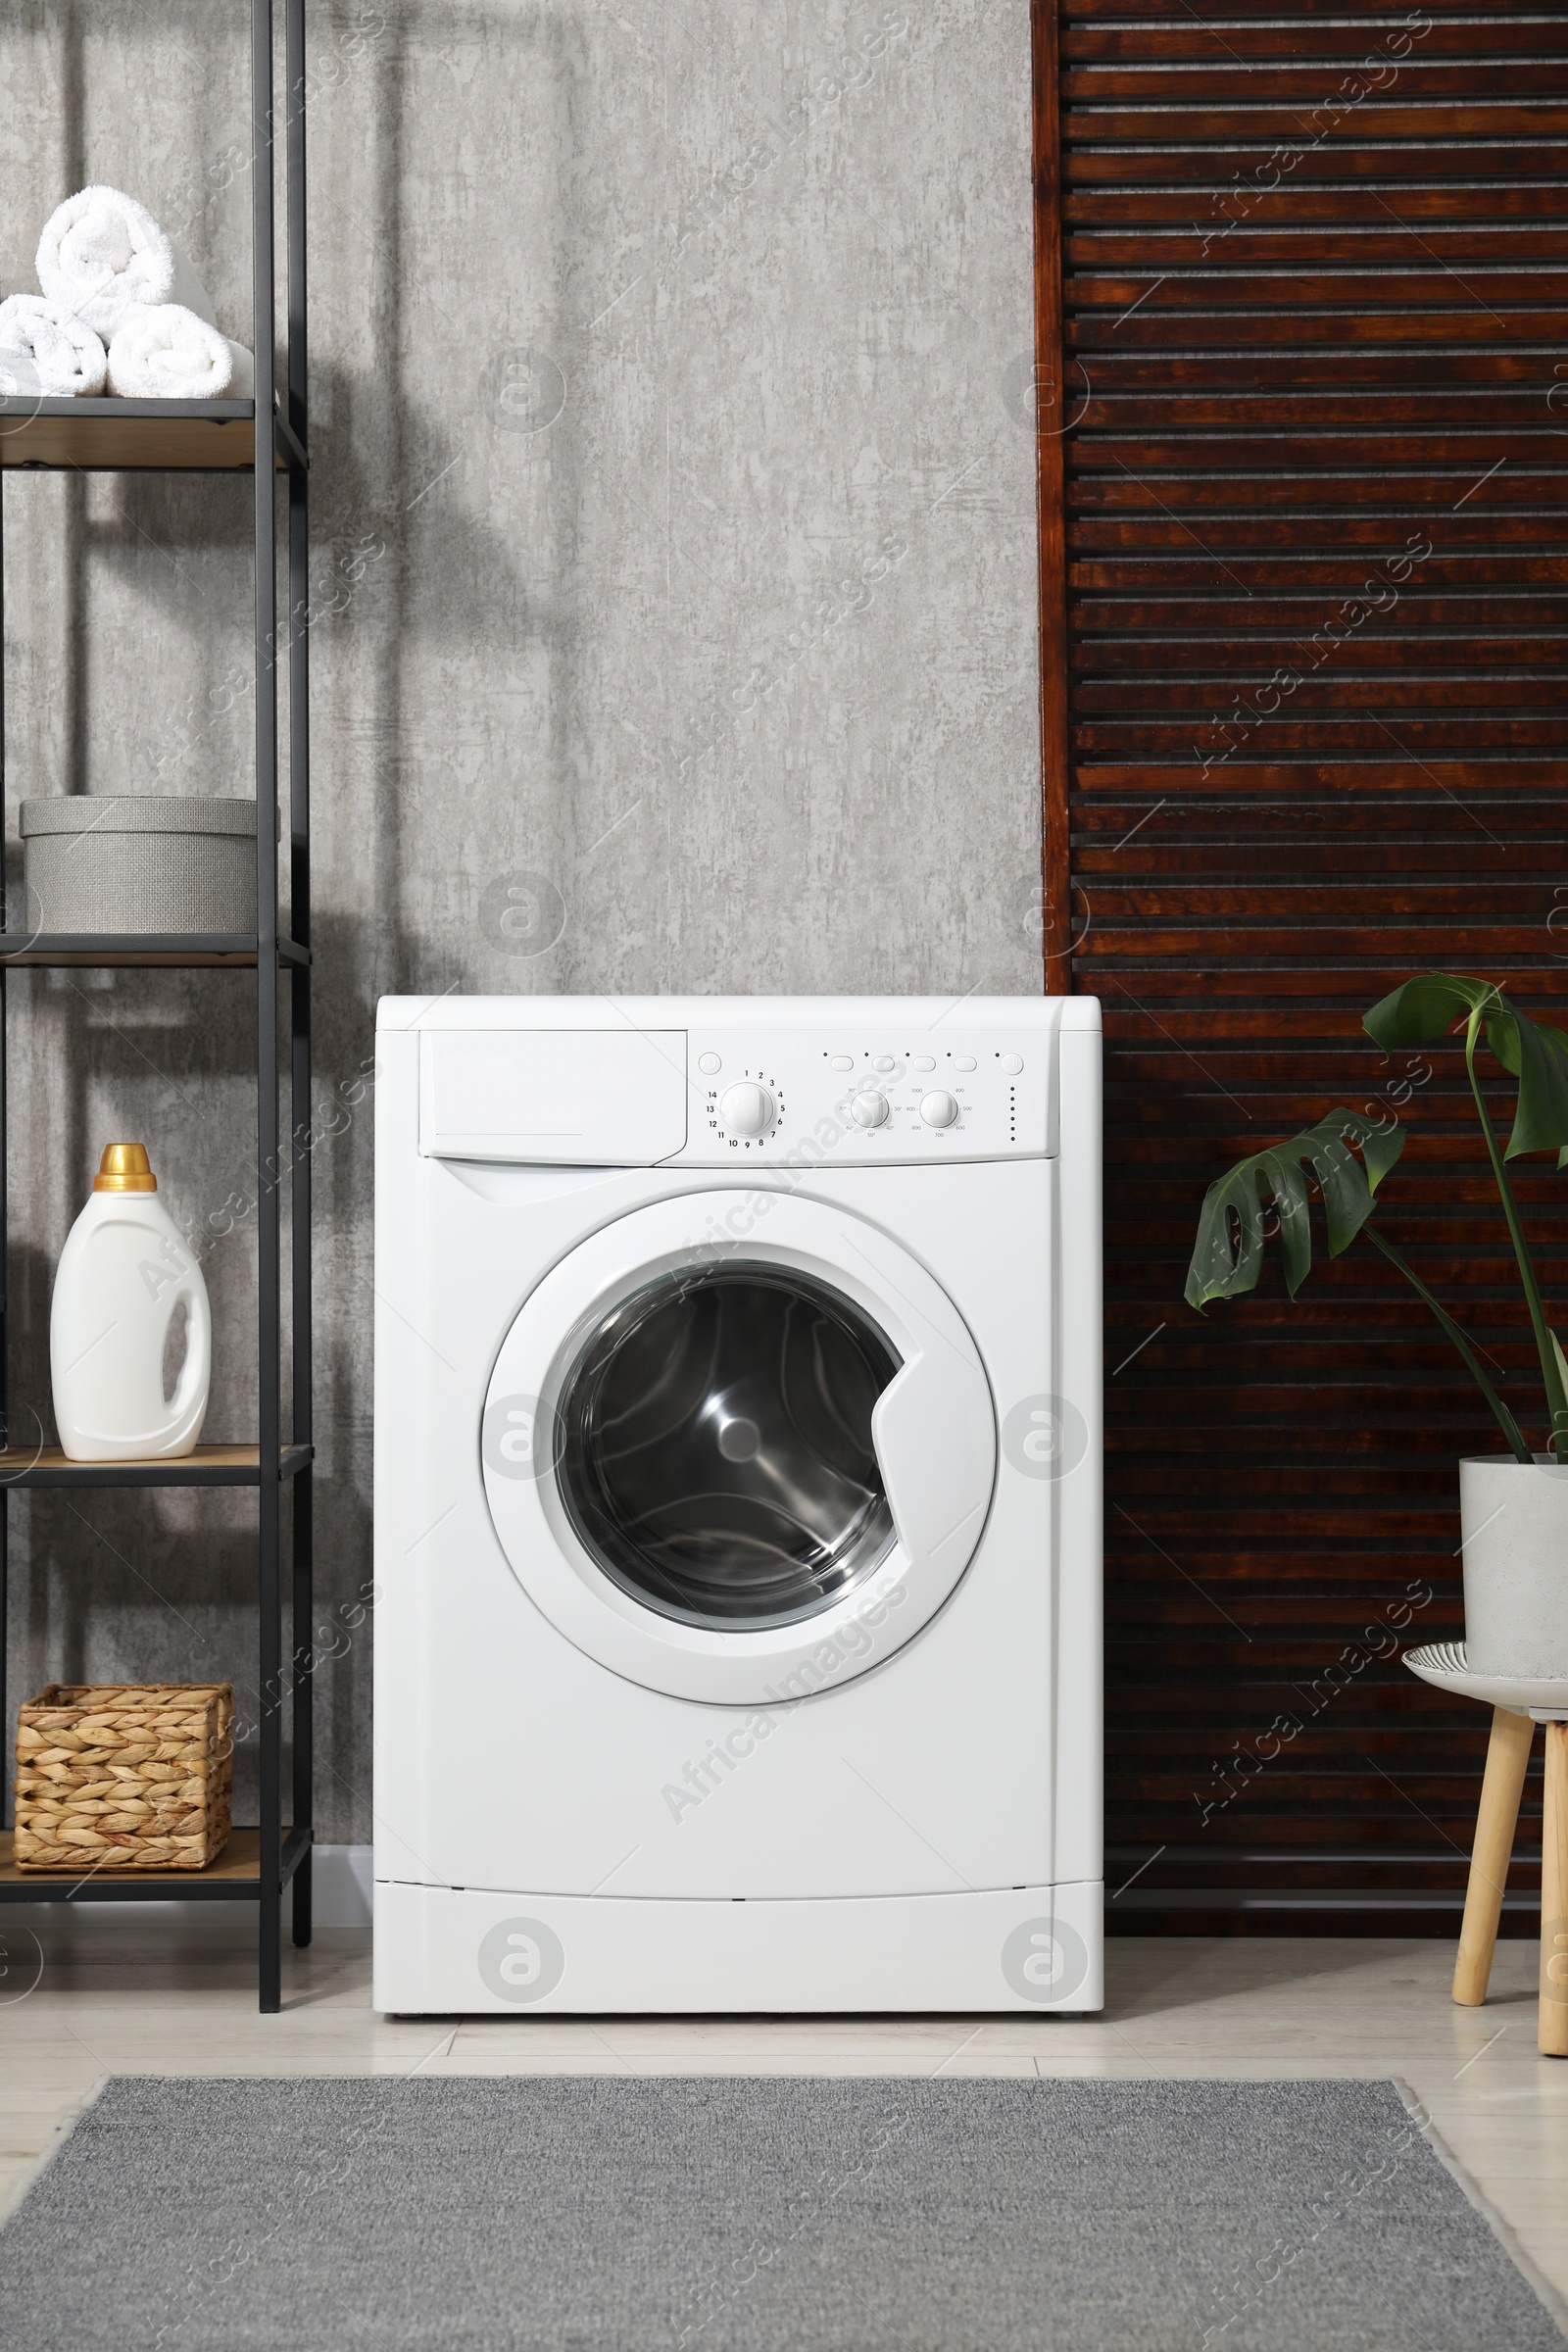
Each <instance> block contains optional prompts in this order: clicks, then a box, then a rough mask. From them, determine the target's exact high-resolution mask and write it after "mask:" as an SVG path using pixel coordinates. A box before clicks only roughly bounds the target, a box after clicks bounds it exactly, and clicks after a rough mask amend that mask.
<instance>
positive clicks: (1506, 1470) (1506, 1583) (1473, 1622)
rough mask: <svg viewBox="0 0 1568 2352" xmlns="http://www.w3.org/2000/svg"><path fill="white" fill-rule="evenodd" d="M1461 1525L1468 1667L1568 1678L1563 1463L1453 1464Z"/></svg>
mask: <svg viewBox="0 0 1568 2352" xmlns="http://www.w3.org/2000/svg"><path fill="white" fill-rule="evenodd" d="M1459 1523H1460V1527H1461V1530H1462V1532H1463V1537H1464V1642H1465V1662H1466V1664H1467V1666H1468V1667H1469V1670H1470V1672H1471V1673H1472V1674H1497V1675H1518V1676H1533V1677H1537V1678H1539V1677H1543V1676H1545V1677H1557V1678H1562V1679H1564V1680H1568V1463H1557V1462H1555V1461H1553V1460H1551V1459H1550V1457H1549V1456H1547V1455H1545V1454H1537V1456H1536V1459H1535V1461H1534V1462H1533V1463H1532V1462H1518V1461H1515V1460H1514V1459H1513V1457H1512V1455H1511V1454H1485V1455H1479V1456H1477V1457H1475V1458H1473V1459H1471V1460H1467V1461H1461V1463H1460V1464H1459Z"/></svg>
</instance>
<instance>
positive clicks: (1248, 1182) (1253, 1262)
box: [1187, 1103, 1404, 1308]
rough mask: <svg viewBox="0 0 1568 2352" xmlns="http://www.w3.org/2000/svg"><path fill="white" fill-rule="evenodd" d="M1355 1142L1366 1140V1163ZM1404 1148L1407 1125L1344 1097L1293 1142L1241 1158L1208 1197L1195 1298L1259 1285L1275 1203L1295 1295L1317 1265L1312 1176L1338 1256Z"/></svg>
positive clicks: (1190, 1285) (1193, 1276) (1197, 1247)
mask: <svg viewBox="0 0 1568 2352" xmlns="http://www.w3.org/2000/svg"><path fill="white" fill-rule="evenodd" d="M1352 1144H1359V1146H1360V1148H1361V1152H1362V1154H1363V1156H1364V1159H1365V1163H1366V1164H1365V1166H1364V1167H1363V1165H1362V1162H1361V1160H1360V1159H1357V1157H1356V1155H1355V1152H1353V1151H1352V1150H1351V1148H1350V1147H1351V1145H1352ZM1403 1149H1404V1133H1403V1130H1402V1129H1401V1128H1399V1127H1394V1128H1392V1129H1390V1128H1387V1127H1384V1126H1382V1125H1381V1124H1374V1123H1373V1121H1372V1120H1370V1119H1366V1118H1362V1117H1361V1116H1360V1114H1359V1113H1358V1112H1356V1111H1353V1110H1347V1109H1346V1108H1345V1106H1344V1104H1343V1103H1342V1104H1341V1105H1340V1107H1339V1108H1338V1109H1336V1110H1331V1111H1330V1112H1329V1113H1328V1115H1327V1117H1326V1118H1322V1119H1320V1120H1319V1121H1318V1123H1317V1125H1316V1126H1315V1127H1307V1128H1303V1129H1302V1131H1301V1133H1300V1134H1299V1135H1293V1136H1292V1137H1291V1139H1290V1141H1289V1142H1288V1143H1283V1144H1274V1145H1271V1146H1270V1147H1269V1149H1268V1150H1267V1151H1266V1152H1254V1153H1253V1154H1252V1156H1251V1158H1250V1159H1244V1160H1239V1161H1238V1162H1237V1164H1236V1166H1235V1167H1234V1168H1232V1169H1231V1170H1230V1172H1229V1174H1228V1175H1225V1176H1221V1177H1220V1178H1219V1179H1218V1181H1217V1182H1216V1183H1214V1184H1211V1185H1210V1186H1209V1188H1208V1191H1207V1193H1206V1194H1205V1195H1204V1197H1203V1206H1202V1212H1201V1216H1200V1218H1199V1221H1198V1239H1197V1241H1196V1242H1195V1243H1194V1245H1193V1261H1192V1264H1191V1265H1190V1266H1189V1268H1188V1270H1187V1303H1188V1305H1189V1306H1196V1307H1199V1308H1201V1307H1203V1306H1206V1305H1207V1303H1208V1301H1209V1299H1234V1298H1236V1297H1238V1296H1239V1295H1240V1294H1241V1293H1242V1292H1244V1291H1250V1290H1252V1289H1254V1288H1255V1287H1256V1283H1257V1278H1258V1276H1259V1274H1260V1273H1261V1272H1262V1270H1263V1243H1264V1240H1265V1238H1266V1237H1265V1232H1264V1212H1265V1210H1266V1209H1267V1208H1268V1206H1269V1205H1270V1203H1272V1204H1273V1206H1274V1207H1275V1209H1276V1210H1277V1211H1278V1214H1279V1225H1280V1250H1281V1253H1282V1255H1283V1257H1284V1260H1285V1281H1286V1287H1287V1289H1288V1290H1289V1292H1290V1294H1291V1297H1292V1298H1293V1299H1294V1298H1295V1296H1296V1294H1297V1292H1298V1291H1299V1289H1300V1287H1301V1285H1302V1283H1303V1282H1304V1281H1305V1280H1306V1277H1307V1275H1308V1273H1309V1272H1310V1271H1311V1266H1312V1226H1311V1196H1310V1194H1309V1192H1308V1189H1307V1180H1308V1176H1309V1175H1311V1176H1315V1177H1316V1179H1317V1182H1318V1186H1319V1189H1320V1191H1321V1193H1322V1196H1323V1212H1324V1222H1325V1224H1326V1226H1327V1229H1328V1244H1329V1255H1330V1256H1331V1257H1338V1256H1339V1254H1340V1252H1341V1250H1346V1249H1348V1247H1349V1245H1350V1243H1351V1242H1353V1241H1354V1239H1355V1237H1356V1235H1357V1234H1358V1233H1359V1232H1360V1230H1361V1228H1362V1226H1363V1225H1364V1224H1365V1223H1366V1221H1367V1218H1368V1217H1369V1216H1370V1215H1371V1214H1372V1209H1373V1197H1374V1195H1375V1194H1376V1192H1377V1189H1378V1186H1379V1185H1380V1184H1381V1183H1382V1181H1383V1179H1384V1177H1385V1176H1386V1175H1387V1174H1388V1172H1389V1170H1390V1169H1391V1168H1392V1167H1393V1165H1394V1163H1395V1161H1396V1160H1397V1158H1398V1156H1399V1153H1400V1152H1402V1151H1403Z"/></svg>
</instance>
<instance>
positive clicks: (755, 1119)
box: [718, 1078, 776, 1135]
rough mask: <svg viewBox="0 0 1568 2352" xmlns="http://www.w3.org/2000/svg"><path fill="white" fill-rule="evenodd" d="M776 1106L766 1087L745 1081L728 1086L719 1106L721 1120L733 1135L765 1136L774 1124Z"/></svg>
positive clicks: (748, 1080)
mask: <svg viewBox="0 0 1568 2352" xmlns="http://www.w3.org/2000/svg"><path fill="white" fill-rule="evenodd" d="M775 1108H776V1105H775V1103H774V1102H773V1098H772V1096H771V1095H770V1094H769V1093H768V1091H767V1089H766V1087H765V1086H758V1085H756V1084H754V1083H753V1081H752V1080H751V1079H749V1078H748V1079H744V1080H743V1081H742V1082H741V1084H740V1085H739V1086H727V1087H726V1088H725V1089H724V1093H723V1096H722V1098H721V1099H720V1102H719V1105H718V1115H719V1119H720V1121H721V1122H722V1124H723V1125H724V1126H726V1127H727V1128H728V1129H729V1131H730V1133H731V1135H765V1134H766V1133H767V1131H768V1129H769V1128H770V1127H771V1126H772V1124H773V1114H774V1110H775Z"/></svg>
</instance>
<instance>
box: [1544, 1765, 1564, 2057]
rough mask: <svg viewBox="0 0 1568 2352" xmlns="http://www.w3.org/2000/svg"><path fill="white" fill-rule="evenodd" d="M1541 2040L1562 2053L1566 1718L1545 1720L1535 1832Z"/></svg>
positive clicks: (1558, 2054)
mask: <svg viewBox="0 0 1568 2352" xmlns="http://www.w3.org/2000/svg"><path fill="white" fill-rule="evenodd" d="M1541 2046H1542V2048H1543V2049H1544V2051H1545V2053H1546V2055H1547V2057H1548V2058H1568V1723H1548V1724H1547V1726H1546V1806H1545V1817H1544V1822H1543V1825H1542V1838H1541Z"/></svg>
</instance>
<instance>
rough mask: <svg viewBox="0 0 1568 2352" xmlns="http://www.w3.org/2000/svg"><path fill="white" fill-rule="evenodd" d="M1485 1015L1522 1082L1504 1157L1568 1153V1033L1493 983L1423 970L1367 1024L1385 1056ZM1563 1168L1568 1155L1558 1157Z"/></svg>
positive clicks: (1506, 1064) (1495, 1043) (1494, 1044)
mask: <svg viewBox="0 0 1568 2352" xmlns="http://www.w3.org/2000/svg"><path fill="white" fill-rule="evenodd" d="M1476 1014H1479V1015H1480V1016H1481V1019H1482V1022H1483V1024H1484V1026H1485V1029H1486V1036H1487V1043H1488V1045H1489V1046H1490V1047H1491V1048H1492V1051H1493V1053H1494V1054H1495V1056H1496V1058H1497V1060H1498V1061H1499V1062H1500V1063H1501V1064H1502V1066H1503V1068H1504V1069H1505V1070H1506V1071H1507V1072H1508V1074H1509V1076H1510V1077H1511V1078H1517V1079H1518V1081H1519V1097H1518V1102H1517V1104H1516V1106H1515V1109H1514V1119H1513V1132H1512V1134H1511V1135H1510V1136H1509V1138H1508V1147H1507V1150H1506V1152H1504V1153H1503V1157H1504V1158H1505V1159H1517V1158H1518V1157H1519V1154H1520V1153H1521V1152H1565V1153H1568V1037H1565V1036H1564V1034H1563V1032H1562V1031H1561V1030H1560V1029H1551V1028H1548V1027H1547V1026H1546V1024H1545V1023H1544V1021H1535V1020H1532V1019H1531V1018H1530V1015H1529V1014H1528V1013H1522V1012H1516V1011H1515V1009H1514V1007H1513V1006H1512V1005H1510V1004H1509V1003H1508V1001H1507V999H1506V998H1505V997H1503V996H1502V995H1501V994H1500V992H1499V991H1498V990H1497V988H1496V987H1495V984H1494V983H1493V982H1492V981H1490V980H1469V979H1465V978H1463V977H1462V976H1461V975H1460V974H1458V973H1455V972H1423V973H1421V974H1420V975H1419V977H1418V978H1416V979H1414V980H1406V981H1405V982H1404V984H1403V986H1402V987H1400V988H1397V989H1396V990H1395V991H1394V993H1393V994H1392V996H1387V997H1385V998H1383V1000H1382V1002H1381V1003H1380V1004H1377V1005H1373V1007H1372V1009H1371V1011H1370V1012H1369V1013H1368V1014H1367V1016H1366V1019H1365V1021H1364V1022H1363V1023H1362V1027H1363V1028H1364V1029H1365V1030H1366V1032H1367V1035H1368V1036H1369V1037H1372V1038H1375V1039H1376V1041H1377V1043H1378V1044H1379V1045H1380V1046H1381V1047H1382V1048H1383V1050H1384V1052H1385V1053H1386V1054H1392V1053H1393V1052H1394V1049H1395V1048H1396V1047H1397V1046H1427V1045H1431V1044H1433V1043H1434V1042H1435V1040H1437V1039H1438V1038H1441V1037H1446V1035H1447V1034H1448V1032H1449V1030H1451V1029H1452V1028H1453V1026H1454V1024H1455V1023H1456V1022H1458V1021H1465V1022H1467V1023H1468V1022H1469V1021H1470V1020H1471V1019H1472V1018H1473V1017H1474V1016H1475V1015H1476ZM1557 1164H1558V1165H1559V1167H1561V1166H1563V1165H1565V1164H1568V1160H1565V1159H1559V1161H1558V1163H1557Z"/></svg>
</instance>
